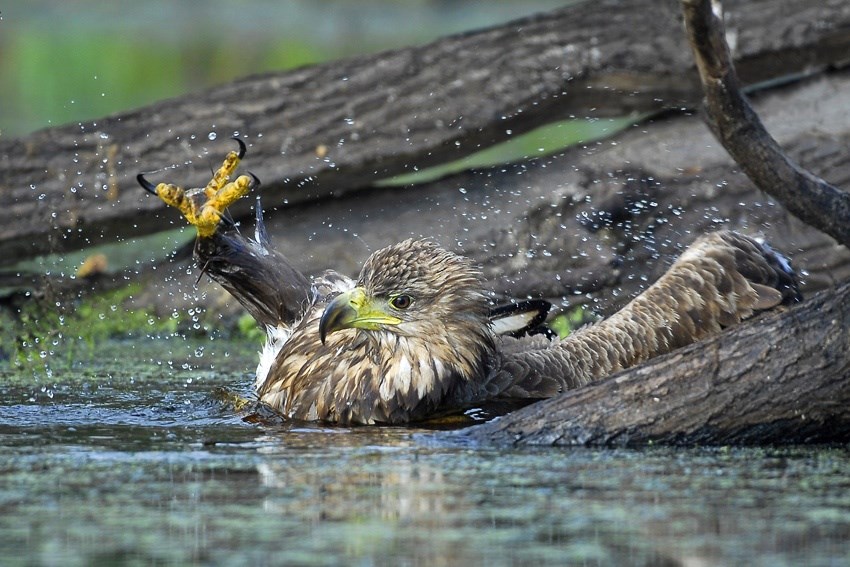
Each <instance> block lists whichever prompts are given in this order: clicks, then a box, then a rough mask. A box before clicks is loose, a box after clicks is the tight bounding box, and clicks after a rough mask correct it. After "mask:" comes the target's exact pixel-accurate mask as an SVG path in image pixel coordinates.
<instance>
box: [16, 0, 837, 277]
mask: <svg viewBox="0 0 850 567" xmlns="http://www.w3.org/2000/svg"><path fill="white" fill-rule="evenodd" d="M727 8H728V12H729V22H728V24H727V25H728V27H729V29H730V30H733V31H736V33H737V48H736V53H735V56H736V61H737V63H738V66H739V71H740V74H741V76H742V78H743V80H744V81H745V83H747V84H755V83H759V82H763V81H768V80H774V79H777V78H780V77H785V78H787V77H789V76H794V75H798V74H800V73H810V72H813V71H817V70H821V69H824V68H827V67H830V66H832V65H835V64H841V63H843V62H845V61H846V53H847V52H848V48H850V34H847V33H846V30H847V26H848V22H850V9H848V7H847V5H846V3H845V2H843V1H838V0H831V1H829V2H821V3H814V4H813V3H811V2H808V1H807V0H761V1H745V0H739V1H735V2H730V3H729V4H728V6H727ZM698 98H699V90H698V82H697V79H696V74H695V73H694V72H693V70H692V61H691V58H690V54H689V53H688V51H687V49H686V45H685V39H684V36H683V34H682V33H681V21H680V16H679V11H678V9H677V6H676V4H675V2H673V1H672V0H636V1H634V2H630V3H628V4H623V3H621V2H618V1H616V0H603V1H600V2H587V3H581V4H579V5H576V6H573V7H569V8H566V9H564V10H560V11H557V12H553V13H550V14H546V15H542V16H535V17H531V18H527V19H524V20H520V21H516V22H511V23H509V24H506V25H504V26H500V27H495V28H491V29H487V30H482V31H478V32H473V33H467V34H461V35H458V36H453V37H448V38H445V39H442V40H440V41H437V42H434V43H432V44H429V45H426V46H421V47H413V48H407V49H401V50H396V51H391V52H386V53H381V54H377V55H371V56H363V57H357V58H352V59H347V60H343V61H337V62H333V63H328V64H324V65H318V66H313V67H306V68H303V69H299V70H295V71H291V72H286V73H275V74H270V75H263V76H257V77H249V78H246V79H242V80H239V81H236V82H233V83H230V84H227V85H223V86H220V87H216V88H212V89H208V90H205V91H202V92H198V93H192V94H190V95H186V96H182V97H178V98H175V99H172V100H167V101H163V102H160V103H157V104H153V105H151V106H148V107H144V108H140V109H138V110H135V111H130V112H124V113H121V114H117V115H113V116H109V117H105V118H102V119H99V120H95V121H87V122H82V123H79V124H72V125H68V126H62V127H57V128H51V129H48V130H44V131H41V132H37V133H34V134H32V135H30V136H27V137H26V138H23V139H21V140H2V141H0V197H2V199H3V202H4V203H5V205H6V206H5V207H3V209H2V211H0V227H1V228H0V265H9V264H12V263H14V262H16V261H18V260H20V259H23V258H28V257H32V256H34V255H37V254H42V253H46V252H62V251H67V250H73V249H78V248H82V247H86V246H90V245H95V244H102V243H109V242H114V241H116V240H118V239H121V238H128V237H132V236H138V235H142V234H147V233H150V232H152V231H158V230H162V229H163V228H164V227H166V226H169V225H168V222H167V220H164V219H168V218H170V217H168V216H165V215H168V213H163V212H162V211H163V208H162V205H161V204H159V203H157V202H155V201H154V200H152V199H146V198H145V197H144V196H143V194H142V193H141V192H140V191H138V189H137V188H136V186H135V181H134V179H133V177H134V175H135V174H136V173H137V172H138V171H139V170H148V169H153V168H159V167H167V166H171V165H180V166H181V167H180V169H179V170H178V171H173V170H168V171H167V174H168V177H172V176H174V175H175V174H177V173H179V176H180V178H181V180H184V181H185V182H187V183H189V184H200V183H202V182H203V181H204V180H205V177H206V176H207V175H208V172H209V168H210V165H211V164H213V163H216V162H217V161H218V160H219V156H220V155H221V153H222V152H223V151H224V150H223V148H222V145H223V144H224V145H226V142H225V141H223V140H224V139H225V138H227V137H229V136H231V135H233V134H234V133H236V132H238V133H239V134H240V135H241V136H243V137H244V138H245V139H246V140H247V141H248V142H249V143H250V145H251V148H250V150H249V151H250V156H251V162H250V164H251V167H252V169H254V170H255V172H256V173H257V174H258V175H259V176H260V177H261V178H262V179H263V180H264V182H265V187H264V194H265V195H266V199H267V203H268V204H281V203H283V202H285V201H286V202H289V203H292V204H294V203H308V202H314V201H317V200H322V201H321V203H322V207H324V208H326V209H327V210H328V211H332V210H334V206H333V205H332V204H331V203H330V202H328V201H327V199H326V197H327V196H329V195H331V194H334V195H339V194H340V193H342V192H345V191H351V190H355V189H358V188H363V187H366V186H369V185H371V184H372V183H373V182H374V181H375V180H376V179H380V178H386V177H389V176H392V175H394V174H397V173H400V172H405V171H410V170H412V169H414V168H423V167H425V166H428V165H433V164H436V163H440V162H444V161H447V160H454V159H457V158H459V157H462V156H463V155H466V154H468V153H471V152H474V151H477V150H478V149H481V148H483V147H486V146H488V145H491V144H493V143H496V142H498V141H501V140H504V139H506V138H507V137H509V136H510V135H517V134H519V133H521V132H525V131H527V130H529V129H531V128H534V127H535V126H538V125H541V124H545V123H548V122H551V121H553V120H556V119H560V118H564V117H568V116H579V117H585V116H589V117H596V118H599V117H605V116H613V115H622V114H626V113H630V112H641V113H643V112H654V111H658V110H661V109H668V108H679V107H683V106H691V107H692V106H693V105H695V103H696V101H697V100H698ZM209 134H215V135H216V137H217V140H216V141H215V142H211V141H210V140H209V139H208V135H209ZM227 149H229V148H227ZM610 167H611V166H610V165H609V168H610ZM615 167H616V166H615ZM420 195H422V193H421V192H417V195H416V196H417V198H416V199H413V198H410V197H405V198H403V199H399V198H395V199H394V201H395V202H396V206H397V207H403V210H404V211H415V210H417V209H418V202H419V198H418V197H419V196H420ZM246 207H247V205H242V206H241V208H237V210H236V213H237V215H239V214H242V213H244V212H245V211H246ZM420 214H422V213H420ZM430 220H431V221H434V222H436V220H437V217H432V218H431V219H430ZM432 224H433V222H432Z"/></svg>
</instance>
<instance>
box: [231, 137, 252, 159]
mask: <svg viewBox="0 0 850 567" xmlns="http://www.w3.org/2000/svg"><path fill="white" fill-rule="evenodd" d="M231 140H236V143H237V144H239V159H242V158H243V157H245V152H247V151H248V146H246V145H245V142H243V141H242V139H241V138H237V137H236V136H234V137H232V138H231Z"/></svg>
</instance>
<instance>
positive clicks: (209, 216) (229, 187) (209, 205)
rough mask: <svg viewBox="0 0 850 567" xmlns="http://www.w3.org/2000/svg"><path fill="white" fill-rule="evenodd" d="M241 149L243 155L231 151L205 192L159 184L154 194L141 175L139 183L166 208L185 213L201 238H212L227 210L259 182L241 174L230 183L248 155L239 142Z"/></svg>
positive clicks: (169, 184) (204, 189)
mask: <svg viewBox="0 0 850 567" xmlns="http://www.w3.org/2000/svg"><path fill="white" fill-rule="evenodd" d="M237 141H239V140H237ZM239 146H240V152H238V153H237V152H235V151H234V152H229V153H228V154H227V157H225V158H224V163H222V164H221V167H219V168H218V170H217V171H216V172H215V174H214V175H213V177H212V179H210V182H209V183H207V186H206V187H204V188H203V189H190V190H185V189H183V188H182V187H180V186H178V185H173V184H171V183H160V184H158V185H157V186H156V188H155V189H153V191H151V189H152V188H151V187H150V184H149V183H147V180H145V179H144V177H143V176H142V175H139V176H138V179H139V183H141V184H142V187H144V188H145V189H147V190H148V191H151V192H153V193H156V195H157V196H158V197H159V198H160V199H162V201H163V202H164V203H165V204H166V205H168V206H170V207H174V208H175V209H177V210H178V211H180V212H181V213H183V216H184V217H186V220H187V221H189V224H191V225H193V226H195V228H197V230H198V236H199V237H201V238H207V237H210V236H212V235H213V234H215V231H216V230H217V229H218V224H219V222H220V221H221V215H222V214H224V210H225V209H226V208H227V207H229V206H230V205H231V204H233V203H234V202H235V201H236V200H237V199H239V198H240V197H243V196H244V195H246V194H247V193H248V192H249V191H250V190H251V187H252V186H253V185H254V181H255V179H256V178H252V177H249V176H247V175H240V176H239V177H237V178H236V179H235V180H234V181H230V176H231V175H232V174H233V172H234V171H235V170H236V168H237V167H238V165H239V162H240V160H241V159H242V156H243V155H244V152H245V146H244V144H242V143H241V142H239Z"/></svg>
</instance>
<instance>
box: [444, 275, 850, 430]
mask: <svg viewBox="0 0 850 567" xmlns="http://www.w3.org/2000/svg"><path fill="white" fill-rule="evenodd" d="M460 435H461V436H462V437H463V438H465V439H467V440H473V441H475V442H479V443H496V444H510V445H559V446H576V445H579V446H589V445H593V446H612V445H615V446H624V445H626V446H645V445H648V444H652V443H665V444H676V445H695V444H701V445H723V444H735V445H742V444H789V443H829V442H841V443H846V442H847V441H848V439H850V284H844V285H843V286H841V287H840V288H839V289H838V290H836V291H834V292H832V291H827V292H823V293H821V294H818V295H817V296H816V297H813V298H811V299H810V300H808V301H806V302H805V303H803V304H800V305H798V306H796V307H794V308H792V309H790V310H788V311H786V312H784V313H779V314H771V315H766V316H762V317H760V318H759V319H757V320H754V321H752V322H749V323H746V324H743V325H741V326H740V327H737V328H735V329H733V330H731V331H727V332H724V333H721V334H720V335H717V336H715V337H714V338H712V339H709V340H707V341H703V342H701V343H697V344H694V345H691V346H690V347H686V348H683V349H680V350H678V351H675V352H673V353H671V354H669V355H666V356H663V357H659V358H656V359H654V360H652V361H650V362H648V363H647V364H644V365H641V366H639V367H636V368H633V369H630V370H626V371H623V372H620V373H618V374H615V375H614V376H612V377H610V378H608V379H606V380H604V381H602V382H598V383H596V384H592V385H590V386H586V387H584V388H581V389H579V390H574V391H571V392H568V393H566V394H564V395H562V396H560V397H557V398H552V399H550V400H546V401H543V402H539V403H537V404H534V405H532V406H528V407H526V408H524V409H522V410H519V411H516V412H514V413H512V414H510V415H507V416H504V417H501V418H499V419H497V420H494V421H491V422H489V423H486V424H483V425H480V426H477V427H474V428H472V429H469V430H466V431H464V432H463V433H461V434H460Z"/></svg>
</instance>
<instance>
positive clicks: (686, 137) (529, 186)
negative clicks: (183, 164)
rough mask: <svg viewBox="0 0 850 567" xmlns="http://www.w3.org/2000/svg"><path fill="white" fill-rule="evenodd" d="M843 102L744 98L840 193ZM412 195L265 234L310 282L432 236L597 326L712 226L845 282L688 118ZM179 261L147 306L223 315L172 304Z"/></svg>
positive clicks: (508, 288) (286, 217) (313, 216)
mask: <svg viewBox="0 0 850 567" xmlns="http://www.w3.org/2000/svg"><path fill="white" fill-rule="evenodd" d="M847 92H850V76H848V75H847V74H846V73H840V74H832V75H828V76H824V77H820V78H817V79H812V80H810V81H807V82H804V83H799V84H795V85H791V86H786V87H784V88H782V89H775V90H774V91H772V92H771V93H770V94H766V95H762V96H760V97H759V98H758V99H757V100H756V101H755V105H756V106H755V107H756V109H757V110H758V112H759V114H760V115H761V116H762V117H763V119H764V122H765V124H767V126H768V127H769V128H771V130H773V131H774V132H775V134H776V136H777V139H778V140H779V142H780V143H781V144H782V145H783V146H784V147H785V148H786V149H787V153H788V154H789V155H790V156H792V157H793V158H795V159H796V160H797V161H799V162H800V163H801V164H802V165H804V166H805V167H807V168H809V169H810V170H812V171H814V172H815V173H817V174H818V175H820V176H822V177H824V178H826V179H830V180H832V181H833V182H835V183H836V184H838V185H848V184H850V162H848V161H847V160H846V159H844V158H843V156H846V155H848V153H850V115H848V114H847V112H846V96H845V93H847ZM812 100H817V101H818V103H817V104H815V105H813V104H811V101H812ZM247 159H248V160H250V154H249V156H248V158H247ZM249 166H250V161H249ZM411 198H412V199H413V200H414V201H415V205H416V206H415V207H412V206H411V207H407V206H405V204H404V203H402V204H401V205H399V204H398V201H399V189H398V188H395V187H384V188H372V189H369V190H365V191H361V192H357V193H351V194H346V195H343V196H341V197H340V198H338V199H336V200H335V201H334V202H333V207H332V208H329V204H327V203H325V204H321V205H320V204H308V203H302V204H298V205H290V206H287V207H285V208H280V209H277V210H273V209H272V210H269V211H268V213H267V215H266V222H267V225H268V227H269V232H270V233H271V234H272V239H273V243H274V244H275V246H277V247H278V248H279V249H281V250H284V251H285V252H286V255H287V257H288V258H289V259H290V260H292V261H293V262H294V263H295V264H296V265H297V266H298V267H299V268H300V269H302V270H303V271H304V272H305V273H319V272H321V271H322V270H324V269H327V268H333V269H337V270H340V271H342V272H344V273H347V274H351V275H355V274H356V273H357V272H358V271H359V269H360V266H362V264H363V261H364V260H365V259H366V257H367V256H368V254H369V253H370V252H371V251H373V250H375V249H377V248H380V247H382V246H386V245H388V244H391V243H393V242H398V241H400V240H402V239H404V238H408V237H411V236H413V237H422V236H427V237H429V238H432V239H434V240H436V241H437V242H439V243H440V244H441V245H443V246H446V247H448V248H451V249H454V250H456V251H458V252H460V253H462V254H464V255H467V256H470V257H472V258H474V259H475V260H476V261H477V262H478V263H480V264H481V265H482V266H483V268H484V271H485V275H486V277H487V280H488V283H489V285H490V287H491V288H492V289H493V290H494V291H495V292H496V293H497V294H499V295H505V296H511V297H526V296H529V295H530V296H533V297H544V298H547V299H549V300H552V301H554V302H555V303H556V304H557V305H558V306H559V307H560V306H563V307H565V308H571V307H574V306H576V305H580V304H586V305H588V306H589V307H591V308H592V309H593V310H595V311H597V312H599V313H600V314H601V315H606V314H610V313H611V312H613V311H614V310H616V309H618V308H619V307H621V306H622V305H623V304H625V302H626V301H628V300H629V299H630V298H631V297H634V296H635V295H637V294H638V293H640V292H641V291H642V290H643V289H645V288H646V287H647V286H648V285H649V284H651V283H652V282H653V281H654V280H655V279H657V277H658V276H660V274H661V273H663V271H664V270H666V268H667V266H668V265H669V264H670V263H671V262H672V261H673V259H674V258H675V257H676V256H677V255H678V254H679V253H680V252H681V251H682V250H683V249H684V248H685V247H686V246H687V245H688V244H690V242H691V241H693V239H695V238H696V237H697V236H698V235H700V234H703V233H704V232H706V231H709V230H715V229H717V228H721V227H724V228H732V229H735V230H739V231H743V232H745V233H749V234H753V235H756V236H763V237H764V238H765V239H766V240H767V241H768V242H770V243H771V244H772V245H773V246H775V247H776V248H777V249H778V250H781V251H782V252H783V253H785V254H787V255H788V256H789V257H790V258H791V260H792V263H793V265H794V266H795V268H796V269H797V270H799V271H800V272H802V273H804V276H803V281H804V286H803V289H804V293H805V294H806V295H811V294H813V293H815V292H817V291H818V290H823V289H826V288H829V287H832V286H834V285H835V284H836V283H838V282H842V281H846V280H847V279H850V252H848V250H847V249H846V248H845V247H843V246H839V245H837V244H836V243H835V241H834V240H833V239H832V238H830V237H828V236H826V235H824V234H823V233H821V232H819V231H818V230H815V229H813V228H811V227H809V226H807V225H805V224H804V223H802V222H801V221H799V220H798V219H796V218H794V217H793V216H791V215H789V214H788V212H787V211H786V210H785V209H784V208H783V207H782V206H780V205H779V204H777V203H776V201H774V200H773V199H772V198H770V197H769V196H767V195H765V194H764V193H762V192H761V191H759V190H758V189H757V188H756V187H755V186H754V185H753V184H752V183H751V182H750V181H749V180H748V179H747V178H746V176H744V175H743V174H742V173H740V171H739V170H738V167H737V165H736V164H735V163H734V162H733V161H732V160H731V159H730V158H729V156H728V154H726V152H725V151H723V148H722V147H720V145H719V144H717V142H716V141H714V139H713V138H712V135H711V132H710V131H709V130H708V129H707V128H706V127H705V125H704V124H703V123H702V121H701V120H700V118H699V117H698V116H683V115H678V116H668V117H666V118H664V119H657V120H654V121H652V123H650V124H647V125H645V126H643V127H641V128H634V129H631V130H629V131H626V132H623V133H621V134H619V135H617V136H615V137H614V138H612V139H611V140H608V141H606V142H604V143H598V144H591V145H588V146H583V147H576V148H571V149H569V150H567V151H565V152H563V153H561V154H559V155H556V156H551V157H545V158H539V159H534V160H530V161H527V162H523V163H520V164H515V165H510V166H499V167H495V168H490V169H485V170H479V171H473V172H466V173H461V174H457V175H453V176H450V177H447V178H444V179H441V180H439V181H435V182H433V183H428V184H425V185H422V186H420V187H418V188H417V189H416V195H415V197H411ZM170 214H171V218H172V219H173V221H174V222H175V223H180V222H182V219H180V218H179V215H178V214H177V213H176V212H174V211H170ZM390 219H391V220H390ZM246 230H250V229H249V228H246ZM186 262H188V260H186V261H184V262H177V263H175V264H174V265H171V266H168V267H159V268H158V269H157V271H156V272H155V273H154V274H152V275H153V276H154V280H153V281H151V283H150V285H151V289H150V297H151V298H152V302H153V304H154V305H157V306H159V307H160V308H162V309H164V310H166V311H168V312H170V311H173V310H175V309H177V310H181V309H184V310H185V309H188V308H193V309H194V310H196V311H197V310H198V309H199V308H205V307H206V308H210V307H211V306H215V308H214V311H215V313H214V314H215V316H216V317H218V316H219V315H220V314H221V313H222V312H223V311H226V310H227V309H228V308H227V307H224V304H223V303H222V301H224V298H223V297H222V295H221V292H220V291H218V288H217V286H215V285H212V284H208V283H206V282H203V281H202V282H201V284H200V289H199V290H198V293H197V294H192V295H190V296H188V297H187V295H186V294H184V293H174V290H175V289H180V290H186V289H191V287H192V286H193V285H194V279H195V278H196V277H197V275H196V272H193V271H191V270H190V274H187V263H186ZM166 269H167V270H169V271H171V270H173V274H171V273H168V272H164V271H163V270H166ZM166 274H167V275H166ZM135 277H136V278H137V277H138V276H135ZM166 281H168V282H171V283H168V284H166V283H164V282H166ZM187 300H188V301H191V303H190V302H187ZM230 305H232V304H230ZM234 307H235V306H234Z"/></svg>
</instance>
